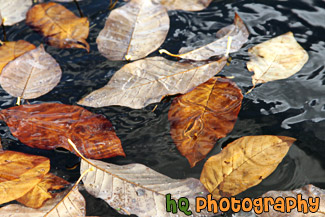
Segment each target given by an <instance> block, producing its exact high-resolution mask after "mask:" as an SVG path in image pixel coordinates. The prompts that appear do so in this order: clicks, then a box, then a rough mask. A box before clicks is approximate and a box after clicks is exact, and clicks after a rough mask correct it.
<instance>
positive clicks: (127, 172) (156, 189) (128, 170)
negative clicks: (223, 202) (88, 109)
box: [80, 159, 213, 217]
mask: <svg viewBox="0 0 325 217" xmlns="http://www.w3.org/2000/svg"><path fill="white" fill-rule="evenodd" d="M85 160H86V161H85ZM85 160H84V159H82V160H81V167H80V171H81V172H83V171H85V170H86V169H88V168H90V167H91V166H92V167H94V168H95V171H94V172H92V173H88V174H87V175H86V176H85V177H84V178H83V180H82V181H83V183H84V185H85V188H86V190H87V191H88V192H89V193H90V194H92V195H93V196H94V197H98V198H101V199H103V200H105V201H106V202H107V203H108V204H109V205H110V206H111V207H113V208H115V209H116V210H117V211H118V212H120V213H124V214H130V213H131V214H135V215H137V216H139V217H143V216H159V217H164V216H170V213H167V212H166V197H165V194H168V193H170V194H171V195H172V197H174V199H175V198H180V197H187V198H188V199H189V202H190V209H191V210H192V212H193V215H194V216H195V215H196V213H195V208H194V204H195V198H196V196H205V195H206V194H207V193H208V192H207V191H206V189H205V188H204V187H203V185H202V184H201V183H200V181H199V180H198V179H194V178H188V179H182V180H177V179H171V178H169V177H167V176H165V175H162V174H160V173H158V172H156V171H154V170H152V169H150V168H148V167H146V166H144V165H142V164H129V165H124V166H117V165H114V164H110V163H105V162H102V161H96V160H88V159H85ZM202 215H204V216H212V215H213V214H210V213H205V212H204V211H202V212H201V213H200V216H202ZM178 216H186V215H184V214H183V213H181V212H178Z"/></svg>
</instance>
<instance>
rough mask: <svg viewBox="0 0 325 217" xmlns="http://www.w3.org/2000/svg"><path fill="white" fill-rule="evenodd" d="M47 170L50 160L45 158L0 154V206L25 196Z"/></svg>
mask: <svg viewBox="0 0 325 217" xmlns="http://www.w3.org/2000/svg"><path fill="white" fill-rule="evenodd" d="M49 170H50V160H49V159H47V158H46V157H41V156H35V155H29V154H24V153H20V152H14V151H4V152H0V204H2V203H6V202H9V201H12V200H15V199H18V198H20V197H22V196H23V195H25V194H26V193H27V192H29V191H30V190H32V189H33V188H34V186H36V185H37V184H38V183H39V182H40V181H41V180H42V178H43V176H44V175H45V174H46V173H47V172H48V171H49Z"/></svg>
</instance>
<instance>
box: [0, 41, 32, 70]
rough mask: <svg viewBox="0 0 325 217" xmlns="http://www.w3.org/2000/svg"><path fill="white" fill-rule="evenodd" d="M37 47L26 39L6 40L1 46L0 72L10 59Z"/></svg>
mask: <svg viewBox="0 0 325 217" xmlns="http://www.w3.org/2000/svg"><path fill="white" fill-rule="evenodd" d="M35 48H36V47H35V46H34V45H33V44H31V43H29V42H27V41H24V40H19V41H13V42H5V43H4V44H3V45H2V46H1V47H0V72H1V71H2V69H3V67H5V65H7V64H8V63H9V62H10V61H12V60H14V59H16V58H17V57H19V56H21V55H23V54H24V53H26V52H28V51H31V50H34V49H35Z"/></svg>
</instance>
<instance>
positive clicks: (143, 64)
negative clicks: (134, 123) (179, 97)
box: [78, 57, 226, 109]
mask: <svg viewBox="0 0 325 217" xmlns="http://www.w3.org/2000/svg"><path fill="white" fill-rule="evenodd" d="M225 64H226V58H225V57H224V58H221V59H220V60H218V61H214V62H209V63H206V62H205V63H195V64H194V63H192V64H191V63H180V62H174V61H170V60H167V59H164V58H162V57H151V58H146V59H143V60H138V61H136V62H133V63H129V64H126V65H125V66H124V67H122V68H121V69H120V70H119V71H117V72H116V73H115V74H114V75H113V77H112V78H111V80H110V81H109V82H108V84H107V85H106V86H104V87H103V88H101V89H99V90H96V91H94V92H92V93H91V94H89V95H88V96H86V97H85V98H83V99H82V100H80V101H79V102H78V104H80V105H84V106H91V107H103V106H110V105H121V106H128V107H130V108H135V109H139V108H143V107H145V106H147V105H149V104H151V103H155V102H159V101H160V100H161V99H162V98H163V97H165V96H166V95H173V94H178V93H186V92H188V91H189V90H191V89H192V88H194V87H195V86H197V85H199V84H201V83H203V82H205V81H207V80H208V79H209V78H211V77H213V76H214V75H215V74H217V73H218V72H219V71H221V69H222V68H223V67H224V65H225Z"/></svg>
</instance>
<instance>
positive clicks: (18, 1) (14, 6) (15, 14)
mask: <svg viewBox="0 0 325 217" xmlns="http://www.w3.org/2000/svg"><path fill="white" fill-rule="evenodd" d="M32 4H33V2H32V1H31V0H9V1H8V0H0V13H1V16H2V18H3V19H4V25H5V26H12V25H14V24H16V23H19V22H20V21H23V20H24V19H25V18H26V12H27V11H28V9H29V8H30V7H31V6H32Z"/></svg>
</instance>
